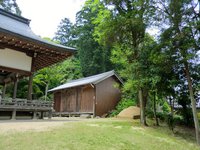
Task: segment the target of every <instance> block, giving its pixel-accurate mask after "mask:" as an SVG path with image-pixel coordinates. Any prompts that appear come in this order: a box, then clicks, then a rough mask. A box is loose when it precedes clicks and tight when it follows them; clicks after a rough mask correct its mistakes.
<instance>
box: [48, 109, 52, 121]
mask: <svg viewBox="0 0 200 150" xmlns="http://www.w3.org/2000/svg"><path fill="white" fill-rule="evenodd" d="M48 118H49V119H51V118H52V110H49V115H48Z"/></svg>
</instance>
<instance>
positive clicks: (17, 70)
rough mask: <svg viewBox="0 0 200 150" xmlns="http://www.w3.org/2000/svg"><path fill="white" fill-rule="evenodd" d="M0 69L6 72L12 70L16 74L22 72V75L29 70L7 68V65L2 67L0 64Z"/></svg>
mask: <svg viewBox="0 0 200 150" xmlns="http://www.w3.org/2000/svg"><path fill="white" fill-rule="evenodd" d="M0 70H4V71H7V72H14V73H18V74H22V75H30V74H31V72H29V71H24V70H19V69H14V68H8V67H4V66H1V65H0Z"/></svg>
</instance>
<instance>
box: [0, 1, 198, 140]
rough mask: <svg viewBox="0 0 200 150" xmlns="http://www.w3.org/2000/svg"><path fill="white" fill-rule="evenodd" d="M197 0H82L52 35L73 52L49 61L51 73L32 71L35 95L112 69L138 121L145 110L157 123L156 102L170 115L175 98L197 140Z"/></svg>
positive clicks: (172, 114)
mask: <svg viewBox="0 0 200 150" xmlns="http://www.w3.org/2000/svg"><path fill="white" fill-rule="evenodd" d="M14 2H15V1H14ZM199 3H200V2H199V1H196V0H101V1H100V0H87V1H86V2H85V5H84V6H83V8H82V9H81V10H80V11H79V12H78V13H77V15H76V23H75V24H73V23H71V22H70V20H69V19H67V18H63V20H61V22H60V25H59V26H58V30H57V32H56V34H55V37H54V38H53V40H54V41H56V42H59V43H60V44H63V45H65V46H72V47H76V48H77V53H76V54H75V56H74V57H73V58H71V59H69V60H67V61H65V62H63V63H61V64H58V65H56V66H54V68H53V69H54V72H58V73H57V77H54V76H48V74H49V72H50V71H52V70H51V69H52V68H51V69H48V68H45V69H43V70H41V71H39V72H37V73H36V74H35V82H34V83H35V88H34V89H35V93H37V94H36V95H37V96H38V97H42V96H45V95H46V92H45V91H47V89H49V88H51V87H54V86H56V85H59V84H61V83H64V82H66V81H67V80H69V79H75V78H79V77H82V76H89V75H94V74H97V73H101V72H104V71H108V70H111V69H115V70H116V71H117V73H118V74H119V75H120V76H121V77H122V78H123V80H124V87H123V89H122V92H123V98H122V100H123V101H128V100H132V101H133V103H135V104H137V105H139V106H140V108H141V123H142V124H143V125H147V121H146V116H147V115H148V114H149V111H152V112H153V117H154V118H155V120H156V124H157V125H159V121H158V118H157V117H158V116H159V115H158V113H157V110H156V108H157V106H158V105H162V106H163V107H162V108H163V110H164V109H166V107H164V106H170V107H171V108H170V109H169V110H171V112H170V116H171V119H172V120H173V119H174V111H173V108H174V103H177V104H179V105H181V106H182V109H181V111H180V114H181V116H182V117H183V120H184V124H185V125H190V124H193V125H194V126H195V129H196V139H197V143H200V140H199V139H200V138H199V122H198V118H197V110H196V102H197V101H198V100H199V99H200V75H199V72H200V65H199V64H200V58H199V55H200V54H199V53H200V12H199V6H200V5H199ZM15 6H17V5H15ZM1 7H2V5H1ZM16 12H17V11H16ZM153 28H157V29H159V31H158V32H157V33H156V36H152V32H153V31H152V30H151V29H153ZM22 84H23V83H22ZM45 97H46V96H45ZM190 105H191V107H190Z"/></svg>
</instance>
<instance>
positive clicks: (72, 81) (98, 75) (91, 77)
mask: <svg viewBox="0 0 200 150" xmlns="http://www.w3.org/2000/svg"><path fill="white" fill-rule="evenodd" d="M111 72H114V70H111V71H107V72H103V73H100V74H96V75H92V76H87V77H83V78H80V79H75V80H71V81H68V82H67V83H72V82H74V81H78V80H82V79H89V78H93V77H98V76H102V75H104V74H108V73H111ZM108 75H109V74H108ZM108 75H107V76H108Z"/></svg>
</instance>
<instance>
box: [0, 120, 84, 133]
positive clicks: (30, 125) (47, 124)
mask: <svg viewBox="0 0 200 150" xmlns="http://www.w3.org/2000/svg"><path fill="white" fill-rule="evenodd" d="M71 121H80V119H78V118H64V117H63V118H52V119H51V120H48V119H44V120H14V121H13V120H1V121H0V134H4V133H6V134H7V133H13V132H25V131H47V130H50V129H52V128H57V127H60V126H63V125H64V124H65V123H67V122H71Z"/></svg>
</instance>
